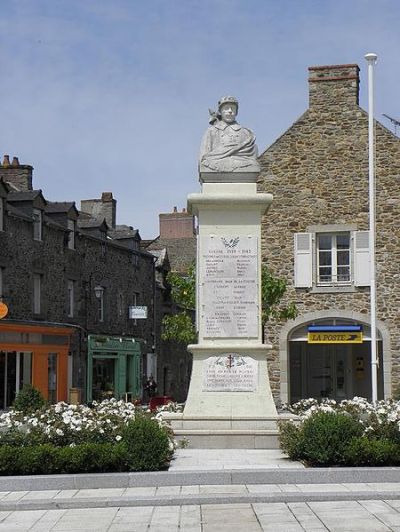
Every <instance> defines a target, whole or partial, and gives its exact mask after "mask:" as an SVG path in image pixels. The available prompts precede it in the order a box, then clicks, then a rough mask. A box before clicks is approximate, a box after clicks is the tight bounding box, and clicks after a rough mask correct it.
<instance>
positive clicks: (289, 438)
mask: <svg viewBox="0 0 400 532" xmlns="http://www.w3.org/2000/svg"><path fill="white" fill-rule="evenodd" d="M279 443H280V447H281V449H282V450H283V451H285V453H286V454H287V455H288V456H289V458H290V459H291V460H301V459H302V458H303V431H302V430H301V427H299V426H296V425H295V424H294V423H292V422H291V421H280V422H279Z"/></svg>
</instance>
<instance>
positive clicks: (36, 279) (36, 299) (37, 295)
mask: <svg viewBox="0 0 400 532" xmlns="http://www.w3.org/2000/svg"><path fill="white" fill-rule="evenodd" d="M41 292H42V276H41V275H40V273H34V274H33V313H34V314H40V312H41V307H42V294H41Z"/></svg>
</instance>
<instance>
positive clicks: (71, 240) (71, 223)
mask: <svg viewBox="0 0 400 532" xmlns="http://www.w3.org/2000/svg"><path fill="white" fill-rule="evenodd" d="M67 224H68V240H67V246H68V248H69V249H75V220H68V222H67Z"/></svg>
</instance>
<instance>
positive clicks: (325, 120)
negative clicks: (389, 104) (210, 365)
mask: <svg viewBox="0 0 400 532" xmlns="http://www.w3.org/2000/svg"><path fill="white" fill-rule="evenodd" d="M321 80H322V81H321ZM358 86H359V82H358V67H357V66H356V65H342V66H335V67H318V68H317V67H312V68H311V69H310V107H309V109H308V110H307V111H306V112H305V113H304V114H303V115H302V116H301V117H300V119H299V120H297V122H295V123H294V124H293V125H292V126H291V127H290V128H289V129H288V130H287V131H286V133H284V134H283V135H282V136H281V137H280V138H279V139H278V140H277V141H276V142H275V143H274V144H272V145H271V146H270V147H269V148H267V149H266V151H265V152H264V153H263V154H262V155H261V156H260V163H261V168H262V171H261V176H260V181H259V191H260V192H261V191H262V192H270V193H272V194H273V195H274V202H273V204H272V207H271V209H270V211H269V213H268V216H267V217H266V219H265V221H264V224H263V230H262V240H263V241H262V246H263V259H264V260H265V262H266V263H267V264H268V266H269V268H270V269H271V270H272V271H273V272H274V273H275V274H276V275H278V276H280V277H283V278H285V279H287V281H288V293H287V300H288V301H294V302H295V303H296V305H297V308H298V310H299V314H300V315H303V314H306V313H307V312H312V311H314V312H315V311H321V310H337V314H338V315H340V312H341V311H356V312H359V313H362V314H363V315H365V318H366V322H369V320H370V317H369V288H354V289H353V291H351V292H346V293H341V292H339V293H334V292H332V293H315V291H313V290H310V289H295V288H294V283H293V281H294V236H293V235H294V233H298V232H307V231H308V227H309V226H311V225H326V224H355V226H356V228H357V230H367V229H368V210H369V208H368V116H367V114H366V112H365V111H364V110H363V109H361V108H360V107H359V106H358ZM399 184H400V139H399V138H397V137H396V136H394V135H393V134H392V133H391V132H390V131H389V130H388V129H386V128H385V127H383V126H382V125H381V124H379V123H376V198H377V201H376V206H377V231H376V232H377V237H376V261H377V295H378V298H377V307H378V316H377V317H378V319H379V320H382V321H383V322H384V323H385V325H386V326H387V327H388V328H389V331H390V341H391V353H390V355H391V359H392V371H393V373H392V384H393V387H394V388H399V387H400V327H399V324H400V284H399V282H398V281H399V280H400V269H399V264H400V187H399ZM281 328H282V324H280V323H274V322H271V323H270V324H268V325H267V330H266V337H267V340H269V341H270V342H271V343H272V344H273V350H272V351H271V353H270V355H269V359H270V372H271V382H272V386H273V389H274V394H275V396H278V395H279V387H280V366H279V364H280V361H279V335H280V331H281Z"/></svg>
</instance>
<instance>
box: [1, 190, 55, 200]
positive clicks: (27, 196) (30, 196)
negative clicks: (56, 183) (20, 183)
mask: <svg viewBox="0 0 400 532" xmlns="http://www.w3.org/2000/svg"><path fill="white" fill-rule="evenodd" d="M38 196H42V198H43V195H42V191H41V190H27V191H25V192H10V193H9V194H8V196H7V201H32V200H34V199H36V198H37V197H38ZM43 200H44V201H45V202H46V200H45V199H44V198H43ZM46 203H47V202H46Z"/></svg>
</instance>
